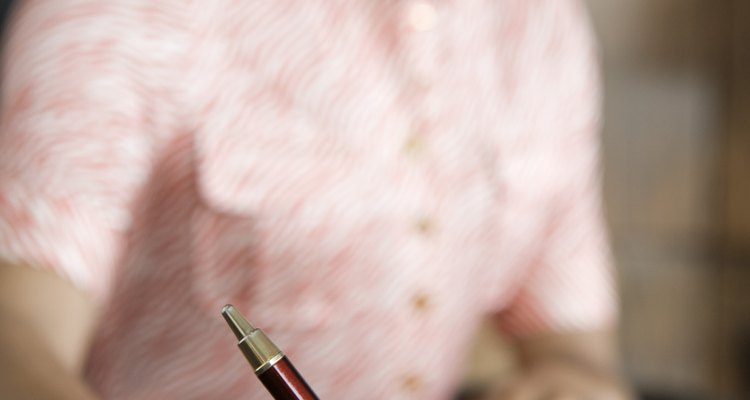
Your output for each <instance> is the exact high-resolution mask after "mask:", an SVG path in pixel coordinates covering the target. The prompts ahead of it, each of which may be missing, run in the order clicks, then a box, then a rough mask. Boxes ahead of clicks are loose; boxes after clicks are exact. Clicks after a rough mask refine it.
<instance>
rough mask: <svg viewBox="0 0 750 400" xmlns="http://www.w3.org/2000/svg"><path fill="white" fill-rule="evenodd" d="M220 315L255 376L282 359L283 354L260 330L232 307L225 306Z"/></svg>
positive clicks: (229, 305)
mask: <svg viewBox="0 0 750 400" xmlns="http://www.w3.org/2000/svg"><path fill="white" fill-rule="evenodd" d="M221 315H222V316H224V319H225V320H226V321H227V324H229V327H230V328H231V329H232V332H234V335H235V336H237V339H238V340H239V343H237V346H238V347H239V348H240V350H241V351H242V354H244V355H245V358H246V359H247V361H248V362H249V363H250V365H251V366H252V367H253V369H255V374H256V375H260V374H262V373H263V372H265V371H267V370H268V369H269V368H271V367H272V366H273V365H274V364H276V363H277V362H278V361H279V360H281V359H282V358H283V357H284V353H282V352H281V350H279V348H278V347H276V345H275V344H273V342H271V339H269V338H268V336H266V334H265V333H263V332H262V331H261V330H260V329H258V328H255V327H254V326H252V325H250V323H249V322H247V320H246V319H245V317H243V316H242V314H240V313H239V311H237V309H235V308H234V306H233V305H231V304H227V305H225V306H224V308H223V309H222V310H221Z"/></svg>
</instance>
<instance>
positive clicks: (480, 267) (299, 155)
mask: <svg viewBox="0 0 750 400" xmlns="http://www.w3.org/2000/svg"><path fill="white" fill-rule="evenodd" d="M587 23H588V21H587V20H586V15H585V10H583V9H582V7H581V5H580V4H578V3H577V2H576V1H572V0H528V1H523V0H504V1H493V0H461V1H458V0H454V1H449V0H435V1H434V2H429V3H428V2H415V1H407V0H377V1H374V0H367V1H365V0H356V1H341V0H339V1H323V0H307V1H301V0H281V1H256V0H242V1H239V0H236V1H229V0H227V1H217V0H210V1H209V0H205V1H200V0H194V1H177V0H160V1H153V0H109V1H104V0H98V1H97V0H54V1H52V0H30V1H21V2H20V4H19V7H18V8H17V10H16V13H15V15H14V19H13V21H12V25H11V26H10V29H9V31H8V32H7V34H6V37H7V40H6V42H5V44H4V56H3V64H2V74H3V75H2V98H1V99H2V100H1V101H2V103H1V104H2V108H1V109H0V257H2V258H5V259H7V260H10V261H21V262H23V263H24V264H29V265H32V266H35V267H37V268H40V269H46V270H50V271H52V272H54V273H56V274H58V275H59V276H60V277H62V278H63V279H65V280H69V281H70V282H72V283H73V284H75V285H76V286H77V287H79V288H80V289H81V290H83V291H85V292H86V293H88V294H89V295H90V296H91V298H92V301H95V302H96V303H97V304H98V305H99V306H100V309H101V324H100V325H99V327H98V330H97V333H96V339H95V342H94V344H93V347H92V349H91V352H90V357H89V360H88V363H87V372H86V373H87V378H88V380H89V381H90V382H91V385H92V386H93V387H94V388H95V390H96V391H97V392H98V393H99V394H100V395H101V397H102V398H103V399H229V398H244V399H259V400H260V399H266V398H268V395H267V394H266V393H264V391H263V389H262V387H261V386H260V384H259V383H258V382H257V381H256V379H255V378H254V377H253V376H252V373H251V371H250V370H249V367H248V366H247V365H246V364H245V361H244V360H243V359H242V356H241V355H240V353H239V352H238V350H237V349H236V348H235V345H234V343H235V340H234V337H233V336H232V335H231V333H230V332H229V331H228V329H227V327H226V326H225V325H224V321H223V320H222V318H221V317H220V315H219V313H220V310H221V307H222V306H223V305H224V304H225V303H234V304H235V305H236V306H237V307H238V308H239V309H240V310H242V311H243V313H245V314H246V315H247V316H248V317H249V319H250V320H251V322H252V323H253V324H254V325H256V326H259V327H261V328H263V329H264V331H266V333H267V334H268V335H269V336H270V337H271V338H272V339H273V340H274V341H275V342H276V343H277V344H278V345H279V346H280V347H281V348H282V349H284V350H285V351H286V353H287V354H288V355H289V356H290V358H291V359H292V361H293V362H295V364H296V365H297V367H298V369H299V370H300V371H301V372H302V373H303V374H304V375H305V376H306V378H307V379H308V381H309V383H310V384H311V385H312V386H313V387H314V388H315V390H316V391H317V392H318V394H319V395H320V396H321V398H325V399H412V398H420V399H448V398H450V397H451V395H452V393H453V392H454V391H455V389H456V387H457V385H458V384H459V380H460V376H461V368H462V364H463V360H464V358H465V351H466V350H467V345H468V344H469V342H470V340H471V338H472V334H473V333H474V331H475V329H476V328H477V324H478V323H479V321H480V320H481V319H482V318H484V317H485V316H490V315H491V316H494V318H496V319H497V321H498V326H499V327H500V328H502V329H504V330H505V331H507V332H508V333H510V334H513V335H528V334H533V333H539V332H548V331H580V330H590V329H600V328H604V327H608V326H610V325H611V324H613V322H614V320H615V308H616V307H615V295H614V290H613V282H612V274H611V271H610V260H609V251H608V246H607V240H606V233H605V229H604V224H603V221H602V216H601V207H600V196H599V171H598V139H597V130H598V126H599V95H600V94H599V88H598V83H599V81H598V75H597V66H596V48H595V45H594V43H593V41H592V38H591V32H590V30H589V27H588V25H587ZM51 312H54V310H51Z"/></svg>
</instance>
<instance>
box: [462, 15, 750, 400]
mask: <svg viewBox="0 0 750 400" xmlns="http://www.w3.org/2000/svg"><path fill="white" fill-rule="evenodd" d="M587 3H588V6H589V9H590V11H591V15H592V18H593V22H594V25H595V29H596V31H597V34H598V36H599V39H600V43H601V46H602V56H603V60H602V62H603V69H604V81H605V82H604V83H605V126H604V132H603V156H604V166H605V184H604V195H605V201H606V206H607V214H608V219H609V224H610V228H611V232H612V244H613V248H614V252H615V256H616V260H617V263H618V270H619V275H620V285H621V293H622V314H623V318H622V320H623V327H622V328H623V329H622V348H623V354H624V356H625V361H626V368H627V371H628V374H629V375H630V376H631V378H632V380H633V381H634V382H635V383H636V384H637V385H638V386H639V387H641V388H647V389H650V390H655V391H657V392H671V393H675V397H674V398H694V397H689V396H697V397H695V398H711V399H714V398H750V394H749V393H747V392H746V391H744V392H743V385H746V384H748V383H750V382H747V380H748V378H749V377H747V376H744V377H743V376H741V375H740V372H739V370H738V363H739V361H740V360H739V349H740V344H741V342H742V341H743V340H744V341H745V342H746V345H747V340H748V339H749V337H748V335H750V212H748V211H749V210H750V2H748V1H747V0H588V1H587ZM743 332H744V333H743ZM742 335H745V337H744V339H743V336H742ZM501 347H502V346H499V345H498V339H497V338H495V337H494V336H493V335H491V334H489V333H487V332H484V333H483V334H482V335H480V340H479V345H478V346H477V351H476V354H475V361H474V362H473V363H472V365H473V367H474V371H473V372H472V375H471V376H472V378H473V379H480V380H481V379H486V378H488V377H489V376H491V375H492V374H497V373H501V371H504V370H505V369H506V368H507V365H508V363H509V360H510V358H509V356H508V354H506V353H504V352H502V351H490V349H497V348H501ZM744 390H747V387H745V388H744Z"/></svg>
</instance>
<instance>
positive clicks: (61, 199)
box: [0, 0, 176, 301]
mask: <svg viewBox="0 0 750 400" xmlns="http://www.w3.org/2000/svg"><path fill="white" fill-rule="evenodd" d="M137 3H142V2H132V3H131V4H133V6H125V5H124V4H127V2H119V1H112V2H99V1H72V0H71V1H67V0H65V1H63V0H59V1H41V0H40V1H26V2H22V3H21V4H20V5H19V7H18V8H17V9H16V10H15V14H14V19H13V21H12V23H11V26H10V29H9V31H8V32H7V33H6V37H7V41H6V42H5V45H4V50H3V64H2V83H3V85H2V94H1V96H2V97H1V101H2V103H0V258H3V259H5V260H7V261H10V262H11V263H18V264H22V265H29V266H32V267H35V268H39V269H43V270H48V271H51V272H54V273H56V274H58V275H59V276H61V277H62V278H63V279H66V280H68V281H70V282H72V283H73V284H74V285H75V286H77V287H79V288H80V289H81V290H83V291H85V292H86V293H88V294H90V295H91V296H92V297H93V298H94V299H96V300H98V301H101V300H102V299H103V298H104V297H106V295H107V293H108V291H109V287H110V282H111V278H112V275H113V272H114V268H115V265H116V264H117V259H118V255H119V254H120V252H121V250H122V248H123V246H124V238H125V235H126V232H127V230H128V227H129V225H130V220H131V212H132V208H133V205H134V203H135V202H136V200H137V198H138V194H139V193H140V192H141V190H142V189H143V187H144V185H145V182H146V181H147V179H148V174H149V170H150V166H151V164H152V162H151V160H152V159H153V156H154V149H155V148H156V145H157V141H158V139H159V134H157V133H155V132H157V131H159V132H161V131H163V129H166V127H167V125H169V123H168V122H165V121H164V120H165V119H168V118H165V117H164V115H166V114H165V113H167V111H168V110H167V108H166V106H165V104H166V103H167V99H166V97H167V96H165V95H164V93H166V92H167V91H168V89H169V88H168V87H167V85H166V84H163V86H159V85H162V84H161V83H158V84H156V83H155V82H162V81H161V80H159V78H160V76H161V77H164V76H167V75H166V71H165V70H166V68H167V65H168V61H169V60H172V59H174V58H175V57H176V55H175V53H174V52H175V49H170V48H161V49H159V48H156V47H158V46H159V45H160V44H159V43H160V41H159V40H156V39H155V38H158V37H159V36H153V33H154V32H153V29H152V28H144V27H142V26H144V25H146V24H145V23H144V24H140V25H139V24H138V21H139V20H140V16H141V14H140V13H141V12H142V13H145V14H148V13H156V12H157V10H154V9H153V7H152V9H145V8H144V10H143V11H140V10H139V9H137V7H136V6H135V4H137ZM143 21H145V19H144V20H143ZM163 33H165V34H166V35H167V37H169V36H168V32H163ZM162 47H164V46H162ZM158 57H160V58H161V59H158ZM164 81H166V80H164Z"/></svg>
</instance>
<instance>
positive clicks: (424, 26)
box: [408, 1, 438, 32]
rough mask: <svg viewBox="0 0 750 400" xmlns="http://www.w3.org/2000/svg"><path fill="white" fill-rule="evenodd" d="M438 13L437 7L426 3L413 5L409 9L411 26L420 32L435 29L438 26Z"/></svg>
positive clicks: (417, 2) (420, 2) (418, 2)
mask: <svg viewBox="0 0 750 400" xmlns="http://www.w3.org/2000/svg"><path fill="white" fill-rule="evenodd" d="M437 17H438V15H437V11H436V10H435V7H433V6H432V5H431V4H429V3H427V2H424V1H416V2H414V3H412V5H411V8H410V9H409V17H408V18H409V25H410V26H411V28H412V29H414V30H415V31H418V32H425V31H429V30H431V29H433V28H434V27H435V25H436V24H437Z"/></svg>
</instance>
